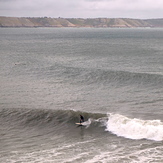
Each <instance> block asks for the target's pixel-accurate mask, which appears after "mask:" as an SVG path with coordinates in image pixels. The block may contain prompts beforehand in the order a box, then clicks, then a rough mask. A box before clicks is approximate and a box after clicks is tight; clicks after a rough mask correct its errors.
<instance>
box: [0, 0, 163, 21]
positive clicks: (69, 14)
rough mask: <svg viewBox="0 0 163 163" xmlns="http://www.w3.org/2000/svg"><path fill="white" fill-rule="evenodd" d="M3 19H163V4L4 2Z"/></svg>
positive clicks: (146, 0)
mask: <svg viewBox="0 0 163 163" xmlns="http://www.w3.org/2000/svg"><path fill="white" fill-rule="evenodd" d="M0 16H17V17H44V16H47V17H53V18H56V17H64V18H97V17H108V18H142V19H144V18H163V0H0Z"/></svg>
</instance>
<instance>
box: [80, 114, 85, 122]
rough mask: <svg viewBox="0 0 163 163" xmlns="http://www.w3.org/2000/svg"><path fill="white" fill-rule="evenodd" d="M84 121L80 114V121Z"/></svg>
mask: <svg viewBox="0 0 163 163" xmlns="http://www.w3.org/2000/svg"><path fill="white" fill-rule="evenodd" d="M82 122H84V117H83V116H82V115H80V123H82Z"/></svg>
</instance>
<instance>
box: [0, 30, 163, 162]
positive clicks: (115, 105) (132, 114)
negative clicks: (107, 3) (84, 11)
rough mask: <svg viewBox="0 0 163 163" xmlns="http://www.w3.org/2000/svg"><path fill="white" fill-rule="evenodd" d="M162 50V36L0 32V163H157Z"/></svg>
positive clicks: (161, 149)
mask: <svg viewBox="0 0 163 163" xmlns="http://www.w3.org/2000/svg"><path fill="white" fill-rule="evenodd" d="M162 45H163V29H100V28H99V29H95V28H89V29H88V28H79V29H77V28H29V29H26V28H12V29H10V28H1V29H0V60H1V62H0V124H1V125H0V162H6V163H9V162H28V163H29V162H31V163H33V162H35V163H36V162H56V163H57V162H74V163H75V162H81V163H82V162H83V163H85V162H86V163H92V162H106V163H116V162H117V163H126V162H133V163H135V162H140V163H142V162H154V163H156V162H162V161H163V156H162V155H163V144H162V141H163V116H162V115H163V110H162V108H163V46H162ZM80 114H82V115H84V117H85V120H86V122H85V126H83V127H78V126H76V125H75V123H76V122H78V121H79V115H80Z"/></svg>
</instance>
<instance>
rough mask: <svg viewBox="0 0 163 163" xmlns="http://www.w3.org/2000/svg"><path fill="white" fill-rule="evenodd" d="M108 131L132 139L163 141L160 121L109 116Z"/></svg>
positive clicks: (162, 128) (116, 115) (162, 126)
mask: <svg viewBox="0 0 163 163" xmlns="http://www.w3.org/2000/svg"><path fill="white" fill-rule="evenodd" d="M106 130H107V131H110V132H112V133H114V134H116V135H117V136H122V137H125V138H130V139H149V140H155V141H162V140H163V122H161V121H160V120H141V119H136V118H134V119H130V118H128V117H125V116H123V115H120V114H109V120H108V122H107V125H106Z"/></svg>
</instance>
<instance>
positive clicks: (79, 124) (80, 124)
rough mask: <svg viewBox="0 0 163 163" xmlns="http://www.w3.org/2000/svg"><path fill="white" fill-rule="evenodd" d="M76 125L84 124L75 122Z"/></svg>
mask: <svg viewBox="0 0 163 163" xmlns="http://www.w3.org/2000/svg"><path fill="white" fill-rule="evenodd" d="M75 124H76V125H78V126H83V124H82V123H75Z"/></svg>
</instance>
